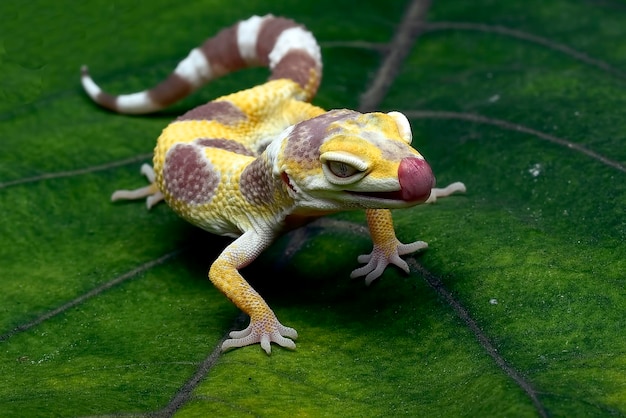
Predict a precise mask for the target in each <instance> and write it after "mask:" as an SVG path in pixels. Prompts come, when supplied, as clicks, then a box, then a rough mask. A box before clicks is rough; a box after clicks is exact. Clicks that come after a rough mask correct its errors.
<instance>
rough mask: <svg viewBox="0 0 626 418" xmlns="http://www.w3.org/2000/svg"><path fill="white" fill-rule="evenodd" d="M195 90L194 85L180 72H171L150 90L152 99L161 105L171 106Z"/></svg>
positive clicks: (149, 93) (149, 94)
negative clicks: (180, 74)
mask: <svg viewBox="0 0 626 418" xmlns="http://www.w3.org/2000/svg"><path fill="white" fill-rule="evenodd" d="M192 91H193V86H192V85H191V84H190V83H189V82H188V81H187V80H185V79H183V78H182V77H180V76H179V75H178V74H170V75H169V77H167V78H166V79H165V80H164V81H162V82H161V83H159V84H158V85H157V86H156V87H154V88H153V89H150V90H148V96H150V99H151V100H152V101H153V102H154V103H157V104H159V105H161V107H166V106H169V105H171V104H173V103H175V102H177V101H179V100H180V99H182V98H183V97H185V96H187V95H189V93H191V92H192Z"/></svg>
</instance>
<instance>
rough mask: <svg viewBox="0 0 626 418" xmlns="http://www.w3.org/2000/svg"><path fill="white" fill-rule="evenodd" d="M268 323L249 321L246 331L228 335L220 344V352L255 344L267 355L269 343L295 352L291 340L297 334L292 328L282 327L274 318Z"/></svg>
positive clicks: (270, 350)
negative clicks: (258, 344) (259, 345)
mask: <svg viewBox="0 0 626 418" xmlns="http://www.w3.org/2000/svg"><path fill="white" fill-rule="evenodd" d="M269 322H270V323H269V324H268V323H267V321H263V320H251V321H250V325H248V327H247V328H246V329H243V330H241V331H232V332H231V333H230V334H229V337H230V338H229V339H227V340H225V341H224V342H223V343H222V351H226V350H228V349H230V348H237V347H245V346H246V345H252V344H256V343H260V344H261V348H263V350H265V352H266V353H267V354H271V353H272V346H271V343H276V344H278V345H280V346H281V347H285V348H289V349H291V350H295V348H296V344H295V343H294V342H293V341H292V340H295V339H297V338H298V332H297V331H296V330H295V329H293V328H290V327H286V326H284V325H282V324H281V323H280V322H278V319H276V317H274V318H272V319H271V320H269ZM290 338H291V339H290Z"/></svg>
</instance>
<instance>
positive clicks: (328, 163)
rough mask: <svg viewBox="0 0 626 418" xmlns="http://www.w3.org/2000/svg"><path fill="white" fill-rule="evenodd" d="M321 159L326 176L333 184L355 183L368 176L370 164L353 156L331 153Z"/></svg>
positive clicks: (325, 154)
mask: <svg viewBox="0 0 626 418" xmlns="http://www.w3.org/2000/svg"><path fill="white" fill-rule="evenodd" d="M320 159H321V161H322V170H323V171H324V175H325V176H326V178H327V179H328V181H329V182H331V183H333V184H337V185H343V184H350V183H354V182H356V181H358V180H360V179H362V178H363V177H364V176H365V175H366V174H367V169H368V164H367V163H366V162H365V161H363V160H361V159H360V158H357V157H355V156H354V155H352V154H348V153H344V152H332V151H331V152H325V153H324V154H322V155H321V158H320Z"/></svg>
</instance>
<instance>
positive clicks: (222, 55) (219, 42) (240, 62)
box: [200, 24, 246, 75]
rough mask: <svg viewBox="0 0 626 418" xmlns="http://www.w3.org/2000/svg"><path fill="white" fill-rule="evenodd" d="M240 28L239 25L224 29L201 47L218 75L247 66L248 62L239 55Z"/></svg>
mask: <svg viewBox="0 0 626 418" xmlns="http://www.w3.org/2000/svg"><path fill="white" fill-rule="evenodd" d="M238 27H239V24H236V25H234V26H231V27H229V28H226V29H222V30H221V31H219V32H218V34H217V35H215V36H214V37H212V38H211V39H207V40H206V41H205V42H204V43H203V44H202V46H201V47H200V51H202V53H203V54H204V56H205V57H206V58H207V60H208V61H209V62H210V63H211V67H212V68H213V70H214V71H215V72H216V73H217V74H218V75H221V74H223V73H227V72H231V71H234V70H238V69H240V68H244V67H245V66H246V62H245V61H244V59H243V58H242V57H241V54H240V53H239V45H237V29H238Z"/></svg>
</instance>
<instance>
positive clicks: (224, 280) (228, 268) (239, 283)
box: [209, 231, 298, 354]
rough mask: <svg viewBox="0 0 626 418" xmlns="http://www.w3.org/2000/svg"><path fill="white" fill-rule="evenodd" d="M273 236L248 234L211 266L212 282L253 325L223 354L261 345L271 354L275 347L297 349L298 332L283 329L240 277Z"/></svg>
mask: <svg viewBox="0 0 626 418" xmlns="http://www.w3.org/2000/svg"><path fill="white" fill-rule="evenodd" d="M273 238H274V236H273V234H271V233H267V234H265V233H260V234H259V233H258V232H257V231H248V232H246V233H244V234H243V235H241V236H240V237H239V238H237V239H236V240H235V241H233V242H232V243H231V244H230V245H229V246H228V247H226V249H225V250H224V251H223V252H222V254H221V255H220V256H219V257H218V259H217V260H216V261H215V262H214V263H213V265H211V269H210V270H209V278H210V279H211V281H212V282H213V284H214V285H215V286H216V287H217V288H218V289H219V290H221V291H222V292H223V293H224V294H225V295H226V296H227V297H228V298H229V299H230V300H231V301H233V303H234V304H235V305H237V307H238V308H239V309H241V310H242V311H244V312H245V313H246V314H248V315H249V316H250V325H248V327H247V328H246V329H244V330H241V331H232V332H231V333H230V335H229V336H230V337H231V338H230V339H227V340H226V341H224V343H223V344H222V350H227V349H229V348H234V347H244V346H246V345H251V344H256V343H260V344H261V347H262V348H263V350H265V352H266V353H267V354H270V353H271V350H272V348H271V343H272V342H274V343H276V344H278V345H280V346H282V347H285V348H290V349H295V348H296V344H295V343H294V342H293V341H292V340H295V339H296V338H298V333H297V332H296V330H295V329H293V328H289V327H286V326H284V325H282V324H281V323H280V322H279V321H278V319H277V318H276V315H275V314H274V312H273V311H272V309H271V308H270V307H269V306H268V304H267V303H266V302H265V301H264V300H263V298H262V297H261V295H259V294H258V293H257V292H256V291H255V290H254V289H253V288H252V286H250V285H249V284H248V282H246V281H245V279H244V278H243V277H242V276H241V274H239V271H238V270H239V269H240V268H243V267H245V266H246V265H248V264H250V263H251V262H252V261H253V260H254V259H255V258H256V257H257V256H258V255H259V254H260V253H261V252H262V251H263V250H264V249H265V248H266V247H267V246H268V245H269V244H270V243H271V242H272V240H273Z"/></svg>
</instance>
